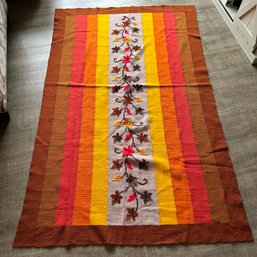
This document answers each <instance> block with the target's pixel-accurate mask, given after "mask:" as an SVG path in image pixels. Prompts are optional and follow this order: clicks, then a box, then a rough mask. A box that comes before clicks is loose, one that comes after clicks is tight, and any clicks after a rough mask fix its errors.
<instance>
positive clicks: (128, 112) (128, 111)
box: [126, 107, 132, 115]
mask: <svg viewBox="0 0 257 257" xmlns="http://www.w3.org/2000/svg"><path fill="white" fill-rule="evenodd" d="M126 112H127V114H128V115H131V114H132V113H131V111H130V109H129V108H128V107H127V108H126Z"/></svg>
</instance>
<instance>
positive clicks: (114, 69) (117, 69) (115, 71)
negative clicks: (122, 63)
mask: <svg viewBox="0 0 257 257" xmlns="http://www.w3.org/2000/svg"><path fill="white" fill-rule="evenodd" d="M120 69H121V68H119V67H118V66H115V67H112V71H111V73H117V74H118V73H119V72H120Z"/></svg>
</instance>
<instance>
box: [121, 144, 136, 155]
mask: <svg viewBox="0 0 257 257" xmlns="http://www.w3.org/2000/svg"><path fill="white" fill-rule="evenodd" d="M134 152H135V151H134V150H133V149H132V148H131V147H130V145H128V146H127V147H126V146H124V147H123V153H122V157H125V156H132V154H133V153H134Z"/></svg>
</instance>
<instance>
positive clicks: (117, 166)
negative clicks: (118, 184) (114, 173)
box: [111, 160, 123, 170]
mask: <svg viewBox="0 0 257 257" xmlns="http://www.w3.org/2000/svg"><path fill="white" fill-rule="evenodd" d="M122 165H123V164H122V163H120V160H114V161H112V167H111V169H112V170H120V169H121V167H122Z"/></svg>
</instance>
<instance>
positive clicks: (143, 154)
mask: <svg viewBox="0 0 257 257" xmlns="http://www.w3.org/2000/svg"><path fill="white" fill-rule="evenodd" d="M139 154H140V155H142V156H146V155H147V152H146V151H145V150H144V149H142V150H139Z"/></svg>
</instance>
